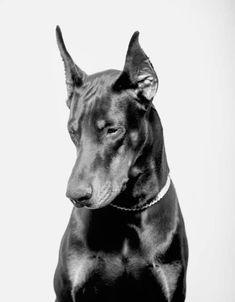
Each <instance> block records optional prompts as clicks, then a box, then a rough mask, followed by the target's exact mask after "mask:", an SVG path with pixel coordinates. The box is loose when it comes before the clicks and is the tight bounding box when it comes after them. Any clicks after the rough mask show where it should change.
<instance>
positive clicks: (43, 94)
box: [0, 0, 235, 302]
mask: <svg viewBox="0 0 235 302" xmlns="http://www.w3.org/2000/svg"><path fill="white" fill-rule="evenodd" d="M57 24H59V25H60V26H61V28H62V31H63V34H64V39H65V42H66V45H67V47H68V49H69V51H70V53H71V54H72V56H73V58H74V60H75V61H76V62H77V64H78V65H79V66H80V67H81V68H83V69H84V70H85V71H86V72H87V73H93V72H96V71H100V70H104V69H107V68H116V69H121V68H122V67H123V64H124V59H125V53H126V49H127V45H128V42H129V39H130V37H131V35H132V33H133V32H134V31H135V30H139V31H140V43H141V45H142V47H143V49H144V50H145V52H146V53H147V55H148V56H150V58H151V61H152V63H153V64H154V66H155V69H156V71H157V73H158V76H159V79H160V85H159V90H158V94H157V96H156V97H155V101H154V102H155V105H156V107H157V108H158V111H159V114H160V116H161V118H162V123H163V126H164V130H165V141H166V150H167V155H168V160H169V165H170V168H171V175H172V178H173V180H174V182H175V185H176V189H177V192H178V195H179V200H180V204H181V208H182V211H183V214H184V218H185V223H186V227H187V234H188V239H189V247H190V258H189V267H188V290H187V302H198V301H200V302H201V301H202V302H203V301H205V302H208V301H213V302H221V301H225V302H232V301H235V286H234V281H235V279H234V278H235V277H234V269H235V244H234V238H235V236H234V231H235V222H234V215H235V206H234V202H235V180H234V179H235V177H234V168H235V160H234V152H235V143H234V130H235V122H234V121H235V118H234V115H235V85H234V78H235V60H234V59H235V58H234V56H235V2H234V1H233V0H231V1H229V0H221V1H216V0H211V1H210V0H204V1H196V0H195V1H186V0H185V1H166V0H164V1H148V0H145V1H127V0H125V1H120V0H119V1H101V0H99V1H93V2H92V1H45V0H43V1H42V0H41V1H11V0H8V1H7V0H5V1H0V100H1V107H0V123H1V125H0V131H1V136H0V138H1V147H0V150H1V156H0V173H1V192H0V194H1V203H0V205H1V209H0V216H1V217H0V224H1V225H0V231H1V237H0V238H1V241H0V242H1V248H0V253H1V255H0V277H1V280H0V284H1V298H0V299H1V301H4V302H8V301H24V302H31V301H34V302H37V301H38V302H41V301H53V300H54V292H53V288H52V279H53V274H54V269H55V266H56V263H57V255H58V248H59V242H60V239H61V237H62V234H63V231H64V230H65V227H66V225H67V222H68V219H69V215H70V211H71V209H72V205H71V203H70V202H69V201H68V200H67V199H66V197H65V189H66V183H67V179H68V177H69V174H70V171H71V168H72V165H73V163H74V159H75V149H74V147H73V145H72V143H71V142H70V139H69V137H68V134H67V131H66V122H67V117H68V110H67V108H66V105H65V99H66V89H65V84H64V71H63V65H62V61H61V59H60V56H59V52H58V49H57V46H56V42H55V32H54V31H55V26H56V25H57ZM107 227H108V226H107Z"/></svg>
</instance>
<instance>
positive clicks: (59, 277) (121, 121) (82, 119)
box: [54, 26, 188, 302]
mask: <svg viewBox="0 0 235 302" xmlns="http://www.w3.org/2000/svg"><path fill="white" fill-rule="evenodd" d="M56 37H57V44H58V47H59V50H60V54H61V56H62V59H63V61H64V66H65V75H66V84H67V92H68V98H67V106H68V107H69V108H70V116H69V121H68V131H69V134H70V136H71V139H72V141H73V143H74V145H75V147H76V150H77V158H76V162H75V165H74V167H73V170H72V173H71V176H70V178H69V181H68V187H67V193H66V195H67V197H68V198H69V199H70V200H71V201H72V203H73V205H74V207H73V210H72V214H71V217H70V221H69V224H68V227H67V229H66V231H65V234H64V236H63V239H62V243H61V247H60V254H59V262H58V265H57V269H56V272H55V278H54V288H55V292H56V301H57V302H75V301H76V302H77V301H78V302H84V301H86V302H88V301H89V302H90V301H96V302H97V301H102V302H111V301H112V302H120V301H123V302H124V301H135V302H138V301H148V302H149V301H158V302H160V301H179V302H181V301H184V300H185V292H186V269H187V261H188V245H187V238H186V234H185V227H184V221H183V218H182V214H181V210H180V207H179V203H178V199H177V195H176V191H175V188H174V185H173V183H172V180H171V178H170V176H169V168H168V164H167V158H166V153H165V147H164V139H163V130H162V125H161V122H160V118H159V116H158V113H157V111H156V109H155V108H154V106H153V103H152V100H153V97H154V95H155V93H156V91H157V87H158V78H157V75H156V73H155V71H154V68H153V66H152V64H151V62H150V60H149V58H148V57H147V56H146V54H145V53H144V51H143V50H142V48H141V47H140V45H139V41H138V37H139V32H135V33H134V34H133V36H132V38H131V40H130V43H129V47H128V51H127V55H126V61H125V65H124V69H123V71H118V70H107V71H104V72H100V73H96V74H93V75H87V74H86V73H85V72H84V71H82V70H81V69H80V68H79V67H78V66H77V65H76V64H75V63H74V61H73V59H72V58H71V56H70V55H69V53H68V51H67V49H66V47H65V44H64V41H63V37H62V33H61V30H60V28H59V27H58V26H57V28H56Z"/></svg>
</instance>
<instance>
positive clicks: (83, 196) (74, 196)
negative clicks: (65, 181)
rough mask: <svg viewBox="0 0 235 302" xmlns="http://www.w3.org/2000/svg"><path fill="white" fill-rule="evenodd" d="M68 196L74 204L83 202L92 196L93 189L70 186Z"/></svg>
mask: <svg viewBox="0 0 235 302" xmlns="http://www.w3.org/2000/svg"><path fill="white" fill-rule="evenodd" d="M66 196H67V197H68V198H69V199H70V200H71V201H72V203H73V204H78V203H82V202H85V201H87V200H89V199H90V198H91V197H92V189H91V188H90V187H88V188H85V189H84V188H78V187H76V188H71V187H68V189H67V192H66Z"/></svg>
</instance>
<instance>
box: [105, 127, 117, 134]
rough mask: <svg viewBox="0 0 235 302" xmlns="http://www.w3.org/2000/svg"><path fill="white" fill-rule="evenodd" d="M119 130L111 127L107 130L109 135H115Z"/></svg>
mask: <svg viewBox="0 0 235 302" xmlns="http://www.w3.org/2000/svg"><path fill="white" fill-rule="evenodd" d="M118 130H119V128H114V127H109V128H108V129H107V134H114V133H117V132H118Z"/></svg>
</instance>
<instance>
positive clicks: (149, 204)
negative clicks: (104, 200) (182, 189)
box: [110, 174, 171, 212]
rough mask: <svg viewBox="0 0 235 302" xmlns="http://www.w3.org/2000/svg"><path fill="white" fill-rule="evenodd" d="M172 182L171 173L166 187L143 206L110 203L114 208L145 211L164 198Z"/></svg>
mask: <svg viewBox="0 0 235 302" xmlns="http://www.w3.org/2000/svg"><path fill="white" fill-rule="evenodd" d="M170 184H171V178H170V174H168V176H167V180H166V183H165V185H164V187H163V188H162V189H161V191H160V192H159V193H158V194H157V197H156V198H155V199H153V200H152V201H151V202H150V203H147V204H145V205H143V206H141V207H135V208H125V207H119V206H117V205H115V204H112V203H110V206H112V207H113V208H116V209H118V210H122V211H129V212H137V211H143V210H145V209H148V208H150V207H151V206H153V205H154V204H155V203H157V202H158V201H159V200H160V199H162V198H163V197H164V196H165V195H166V193H167V191H168V189H169V187H170Z"/></svg>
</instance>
